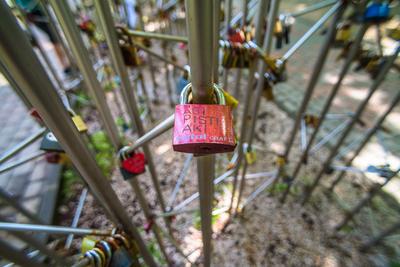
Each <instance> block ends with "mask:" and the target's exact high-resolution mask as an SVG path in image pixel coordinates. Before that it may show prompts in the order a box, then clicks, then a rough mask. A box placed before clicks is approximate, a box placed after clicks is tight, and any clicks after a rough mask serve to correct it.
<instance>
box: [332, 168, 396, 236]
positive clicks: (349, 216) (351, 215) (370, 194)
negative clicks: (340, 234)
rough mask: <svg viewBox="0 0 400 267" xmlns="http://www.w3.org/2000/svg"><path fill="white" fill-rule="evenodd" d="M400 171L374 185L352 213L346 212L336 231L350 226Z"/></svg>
mask: <svg viewBox="0 0 400 267" xmlns="http://www.w3.org/2000/svg"><path fill="white" fill-rule="evenodd" d="M399 171H400V169H398V170H397V171H396V172H394V173H393V175H391V176H390V177H388V178H386V181H385V182H384V183H382V184H377V185H374V186H373V187H372V188H371V189H370V190H369V191H368V193H367V195H366V196H365V197H364V198H362V199H361V200H360V202H358V204H357V205H355V206H354V207H353V208H352V209H351V210H350V211H348V212H346V215H345V216H344V218H343V220H342V221H341V222H340V223H338V224H337V225H336V226H335V228H334V229H335V231H339V230H340V229H342V228H343V227H344V226H345V225H347V224H348V222H349V221H350V220H351V219H353V218H354V216H355V215H356V214H357V213H359V212H360V211H361V209H362V208H363V207H364V206H365V205H366V204H368V203H369V202H370V201H371V199H372V198H373V197H374V196H375V195H376V194H377V193H378V192H379V191H380V190H381V189H382V188H383V187H384V186H385V185H386V184H387V183H389V182H390V181H391V179H392V178H393V177H395V176H396V175H397V173H398V172H399Z"/></svg>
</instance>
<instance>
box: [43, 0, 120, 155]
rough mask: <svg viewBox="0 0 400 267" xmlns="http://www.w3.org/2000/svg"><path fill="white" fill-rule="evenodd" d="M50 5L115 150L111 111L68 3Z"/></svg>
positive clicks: (117, 140) (52, 0)
mask: <svg viewBox="0 0 400 267" xmlns="http://www.w3.org/2000/svg"><path fill="white" fill-rule="evenodd" d="M50 4H51V6H52V7H53V9H54V12H55V14H56V16H57V18H58V21H59V23H60V25H61V28H62V29H63V31H64V33H65V37H66V38H67V40H68V43H69V45H70V46H71V49H72V52H73V54H74V56H75V59H76V61H77V65H78V67H79V69H80V71H81V72H82V75H83V77H84V82H85V85H86V87H87V88H88V90H89V93H90V94H91V96H92V97H93V100H94V102H95V104H96V107H97V110H98V111H99V114H100V117H101V119H102V122H103V126H104V128H105V129H106V132H107V134H108V136H109V138H110V140H111V143H112V144H113V145H114V147H115V148H116V149H118V148H119V147H120V146H121V140H120V138H119V133H118V128H117V126H116V124H115V122H114V119H113V117H112V115H111V111H110V108H109V106H108V105H107V102H106V96H105V93H104V90H103V89H102V87H101V85H100V83H99V81H98V80H97V77H96V73H95V71H94V69H93V66H92V63H91V60H90V57H89V54H88V52H87V50H86V47H85V45H84V43H83V40H82V38H81V36H80V33H79V31H78V27H76V24H75V20H74V17H73V14H72V12H71V10H70V9H69V7H68V3H67V2H65V1H56V0H50Z"/></svg>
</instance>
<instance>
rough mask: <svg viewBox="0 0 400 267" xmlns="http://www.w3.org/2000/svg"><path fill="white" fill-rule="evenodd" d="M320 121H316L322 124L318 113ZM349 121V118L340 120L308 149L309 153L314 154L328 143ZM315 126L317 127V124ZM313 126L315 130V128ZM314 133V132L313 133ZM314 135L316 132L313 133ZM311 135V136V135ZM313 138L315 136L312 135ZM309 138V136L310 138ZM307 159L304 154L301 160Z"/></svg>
mask: <svg viewBox="0 0 400 267" xmlns="http://www.w3.org/2000/svg"><path fill="white" fill-rule="evenodd" d="M320 119H321V120H320V121H319V122H318V124H322V122H323V120H322V115H320ZM350 121H351V118H349V119H347V120H345V121H344V122H342V123H341V124H339V125H338V126H336V128H334V129H333V130H332V131H331V132H330V133H328V134H327V135H325V136H324V137H323V138H322V139H321V140H320V141H319V142H318V143H316V144H315V145H314V146H313V148H311V149H308V150H309V151H310V153H311V154H315V153H316V152H317V151H319V150H320V149H321V148H322V147H323V146H324V145H325V144H326V143H328V142H329V141H330V140H332V139H333V137H335V136H336V135H338V134H340V133H341V132H342V131H343V130H344V129H345V128H346V127H347V125H349V123H350ZM317 128H319V127H318V126H317ZM317 128H315V130H316V129H317ZM315 130H314V131H313V133H315V132H316V131H315ZM313 135H314V134H313ZM315 135H316V134H315ZM311 137H312V136H311ZM314 138H315V137H314ZM310 140H311V138H310ZM313 141H314V140H313ZM306 159H307V155H305V156H304V160H303V161H302V162H305V160H306Z"/></svg>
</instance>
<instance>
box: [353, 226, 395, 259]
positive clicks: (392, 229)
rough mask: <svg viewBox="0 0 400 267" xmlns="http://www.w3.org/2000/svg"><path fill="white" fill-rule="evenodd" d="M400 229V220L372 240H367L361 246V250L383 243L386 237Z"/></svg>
mask: <svg viewBox="0 0 400 267" xmlns="http://www.w3.org/2000/svg"><path fill="white" fill-rule="evenodd" d="M399 229H400V221H398V222H396V223H395V224H393V225H391V226H390V227H389V228H386V229H384V230H383V231H382V232H381V233H380V234H378V235H377V236H375V237H372V238H371V239H370V240H368V241H367V242H365V243H364V244H362V245H361V246H360V251H361V252H366V251H368V250H369V249H370V248H371V247H374V246H376V245H378V244H379V243H381V242H382V241H383V240H384V239H385V238H386V237H388V236H389V235H391V234H393V233H395V232H397V231H398V230H399Z"/></svg>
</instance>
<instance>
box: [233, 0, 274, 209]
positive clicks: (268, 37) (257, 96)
mask: <svg viewBox="0 0 400 267" xmlns="http://www.w3.org/2000/svg"><path fill="white" fill-rule="evenodd" d="M279 4H280V0H272V1H271V6H270V10H269V12H268V24H267V30H266V32H265V36H264V44H263V50H264V52H265V54H266V56H269V54H270V52H271V44H272V37H273V33H274V25H275V20H276V17H277V16H278V12H279ZM266 67H267V64H266V62H265V61H262V62H261V64H260V65H259V68H258V77H259V79H258V81H257V86H256V91H255V92H254V100H255V101H254V104H253V107H252V108H253V109H252V111H251V113H249V114H248V117H249V119H250V121H251V124H250V128H249V131H248V133H247V143H248V146H249V148H250V149H251V145H252V143H253V139H254V133H255V130H256V122H257V115H258V110H259V107H260V102H261V98H262V97H261V94H262V91H263V89H264V82H265V80H264V71H265V69H266ZM247 167H248V162H247V160H245V161H244V163H243V170H242V176H241V180H240V186H239V194H238V199H237V204H236V209H235V211H236V212H238V211H239V208H240V200H241V198H242V194H243V190H244V187H245V185H246V179H245V176H246V172H247Z"/></svg>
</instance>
